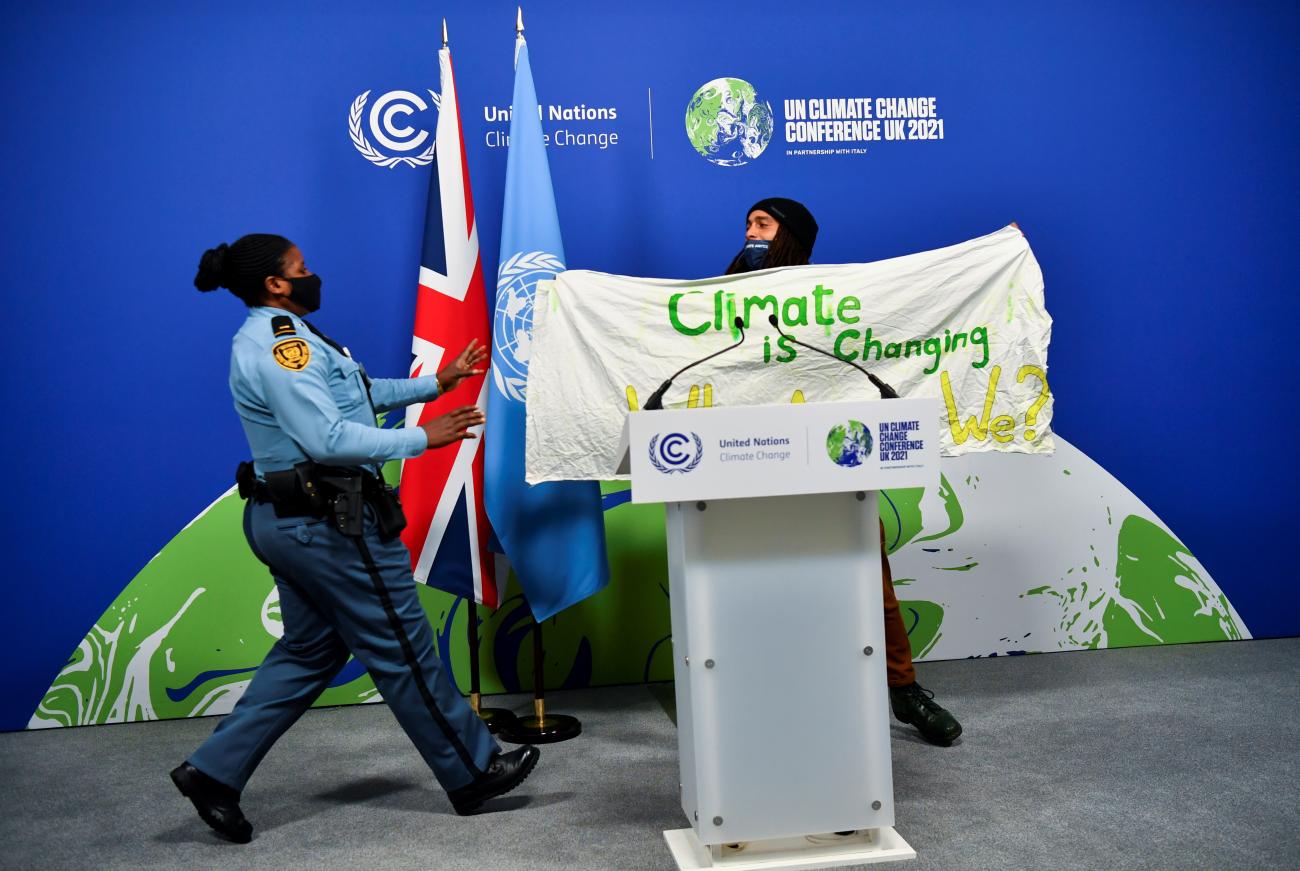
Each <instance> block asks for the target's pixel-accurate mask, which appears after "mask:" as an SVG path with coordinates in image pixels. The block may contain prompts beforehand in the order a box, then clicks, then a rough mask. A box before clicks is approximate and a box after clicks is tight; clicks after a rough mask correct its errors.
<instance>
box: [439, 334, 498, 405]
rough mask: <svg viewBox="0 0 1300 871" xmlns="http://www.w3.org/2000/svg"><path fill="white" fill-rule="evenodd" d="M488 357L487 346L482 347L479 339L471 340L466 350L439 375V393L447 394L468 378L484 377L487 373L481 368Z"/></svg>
mask: <svg viewBox="0 0 1300 871" xmlns="http://www.w3.org/2000/svg"><path fill="white" fill-rule="evenodd" d="M487 357H488V349H487V346H485V345H480V344H479V341H478V339H470V340H469V344H468V345H466V346H465V350H463V351H461V352H460V354H459V355H458V356H457V357H456V359H455V360H452V361H451V363H450V364H448V365H447V366H446V367H445V368H444V369H442V370H441V371H440V372H439V373H438V392H439V393H446V392H447V391H448V390H453V389H455V387H456V385H458V384H460V382H462V381H464V380H465V379H466V378H473V377H474V376H475V375H482V374H483V373H484V372H486V371H487V369H484V368H481V367H482V366H483V364H484V363H486V362H487Z"/></svg>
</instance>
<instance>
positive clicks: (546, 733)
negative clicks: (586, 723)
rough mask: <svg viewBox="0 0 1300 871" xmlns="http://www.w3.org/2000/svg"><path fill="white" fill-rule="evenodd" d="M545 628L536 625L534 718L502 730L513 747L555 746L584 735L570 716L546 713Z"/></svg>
mask: <svg viewBox="0 0 1300 871" xmlns="http://www.w3.org/2000/svg"><path fill="white" fill-rule="evenodd" d="M542 660H543V648H542V624H541V623H538V622H537V621H536V620H534V621H533V714H532V716H530V717H517V718H515V721H514V722H513V723H510V724H508V725H506V726H505V727H503V728H502V730H501V732H500V736H501V740H503V741H509V742H510V743H511V744H556V743H559V742H560V741H568V740H569V739H570V738H577V737H578V736H579V735H581V734H582V723H580V722H579V721H578V718H577V717H570V716H569V715H568V714H548V713H546V690H545V682H544V681H543V676H542Z"/></svg>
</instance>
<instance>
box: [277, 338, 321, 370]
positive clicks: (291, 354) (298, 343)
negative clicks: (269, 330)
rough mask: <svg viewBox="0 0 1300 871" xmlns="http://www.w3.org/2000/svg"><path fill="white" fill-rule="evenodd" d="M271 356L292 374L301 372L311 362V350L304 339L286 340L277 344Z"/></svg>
mask: <svg viewBox="0 0 1300 871" xmlns="http://www.w3.org/2000/svg"><path fill="white" fill-rule="evenodd" d="M271 356H272V357H274V358H275V362H277V363H279V364H280V365H281V366H283V367H284V368H285V369H288V370H289V371H290V372H300V371H302V370H303V369H305V368H306V367H307V364H308V363H310V362H311V348H310V347H309V346H308V345H307V343H306V342H305V341H303V340H302V339H285V340H284V341H283V342H276V343H275V346H274V347H273V348H271Z"/></svg>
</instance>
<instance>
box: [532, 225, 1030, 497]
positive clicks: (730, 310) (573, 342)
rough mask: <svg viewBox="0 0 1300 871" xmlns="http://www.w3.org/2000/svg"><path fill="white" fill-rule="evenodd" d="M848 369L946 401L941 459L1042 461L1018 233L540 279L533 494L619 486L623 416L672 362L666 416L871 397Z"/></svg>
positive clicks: (1024, 247) (1025, 250)
mask: <svg viewBox="0 0 1300 871" xmlns="http://www.w3.org/2000/svg"><path fill="white" fill-rule="evenodd" d="M770 315H776V316H777V317H778V318H779V320H780V326H781V329H782V330H784V331H785V332H786V333H788V334H790V335H792V336H794V337H795V338H796V339H798V340H799V341H801V342H805V343H807V344H809V345H813V346H815V347H817V348H821V349H823V350H825V351H827V352H829V353H831V354H834V355H836V356H838V357H841V358H843V360H849V361H852V362H855V363H857V364H859V365H861V366H864V367H865V368H866V369H868V370H869V371H870V372H871V373H872V374H873V375H876V376H877V377H879V378H880V379H882V380H883V381H885V382H886V383H888V384H890V385H892V386H893V387H894V389H895V390H896V391H897V392H898V394H899V395H900V396H907V397H936V398H939V399H940V400H942V403H941V407H942V408H943V413H942V418H941V420H940V426H939V429H940V436H941V440H942V453H943V454H944V455H945V456H953V455H957V454H964V453H968V452H972V451H1002V452H1016V453H1038V454H1042V453H1046V454H1050V453H1052V451H1053V450H1054V444H1053V441H1052V436H1051V421H1052V395H1051V391H1050V389H1049V387H1048V383H1047V346H1048V343H1049V341H1050V340H1051V332H1052V319H1051V317H1050V316H1049V315H1048V314H1047V309H1046V307H1045V305H1044V302H1043V276H1042V272H1041V271H1040V270H1039V268H1038V262H1037V261H1036V260H1035V259H1034V255H1033V252H1032V251H1030V249H1029V243H1028V242H1027V241H1026V240H1025V237H1024V235H1023V234H1022V233H1021V232H1020V231H1019V230H1018V229H1017V228H1015V227H1013V226H1008V227H1004V228H1003V229H1001V230H999V231H998V232H996V233H992V234H990V235H988V236H982V237H980V238H978V239H972V240H971V241H969V242H963V243H961V244H959V245H953V246H951V247H948V248H941V249H939V250H937V251H925V252H922V253H919V254H910V255H907V256H905V257H895V258H892V259H890V260H881V261H878V262H875V263H851V264H843V265H835V266H820V265H809V266H791V267H784V268H780V269H765V270H763V271H761V272H749V273H745V274H743V275H734V276H725V277H720V278H708V279H703V280H699V281H673V280H666V279H653V278H632V277H629V276H623V275H608V274H605V273H600V272H588V271H585V270H570V271H568V272H562V273H560V274H559V275H557V276H556V277H555V280H554V281H552V282H538V285H537V299H536V304H535V308H534V316H533V318H534V322H533V334H532V342H531V347H530V348H529V356H530V357H531V360H530V365H529V370H528V371H529V374H528V385H527V394H528V397H527V399H528V418H527V437H526V442H527V447H526V464H527V480H528V482H529V483H538V482H541V481H556V480H564V479H575V478H577V479H593V478H594V479H614V478H619V477H625V476H620V475H617V474H616V473H615V468H616V467H617V465H618V459H619V458H618V442H619V434H620V432H621V430H622V427H623V419H624V418H625V417H626V416H627V413H628V411H629V410H631V409H635V408H639V407H640V405H641V403H644V402H645V400H646V399H647V398H648V397H649V396H650V394H651V393H653V392H654V390H655V389H656V388H657V387H658V386H659V385H660V383H662V382H663V380H664V379H665V378H667V377H668V376H670V375H672V374H673V373H674V372H676V371H677V370H678V369H680V368H682V367H683V366H685V365H687V364H688V363H690V362H692V361H693V360H698V359H700V358H701V357H704V356H707V355H708V354H709V353H711V352H713V351H718V350H721V349H723V348H725V347H726V346H727V345H729V344H731V343H733V342H735V341H737V340H739V339H740V331H739V330H737V329H736V327H735V326H734V321H735V319H736V318H737V317H740V318H742V319H743V321H744V323H745V342H744V344H742V345H741V346H740V347H738V348H736V349H735V350H734V351H731V352H730V353H727V354H724V355H722V356H720V357H717V358H716V359H713V360H709V361H708V362H706V363H704V364H702V365H700V366H698V367H696V368H694V369H691V370H690V371H689V372H686V373H685V374H683V375H682V376H681V377H680V378H678V379H677V381H676V382H675V383H674V384H673V386H672V387H671V388H669V390H668V393H667V394H666V395H665V396H664V405H665V407H674V406H676V407H682V406H685V407H699V406H712V405H765V404H773V403H784V402H830V401H836V400H849V399H874V398H877V397H878V396H879V393H878V391H877V390H876V388H875V387H874V386H873V385H872V384H871V382H870V381H868V380H867V378H866V377H864V376H863V374H862V373H861V372H858V371H856V370H855V369H853V368H852V367H851V366H848V365H845V363H844V362H842V360H835V359H832V358H830V357H827V356H824V355H822V354H818V353H816V352H814V351H809V350H808V349H806V348H802V347H799V346H798V345H795V344H793V343H791V342H790V341H789V340H788V339H785V338H783V337H782V336H781V335H780V333H779V332H778V331H777V329H776V328H775V327H773V326H772V325H771V324H770V323H769V322H768V318H769V316H770Z"/></svg>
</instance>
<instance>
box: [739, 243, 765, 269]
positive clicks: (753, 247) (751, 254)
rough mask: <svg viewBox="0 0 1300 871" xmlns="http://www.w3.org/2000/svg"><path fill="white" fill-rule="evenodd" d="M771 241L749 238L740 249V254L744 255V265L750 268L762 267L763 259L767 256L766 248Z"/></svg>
mask: <svg viewBox="0 0 1300 871" xmlns="http://www.w3.org/2000/svg"><path fill="white" fill-rule="evenodd" d="M771 246H772V243H771V242H769V241H768V240H767V239H751V240H749V241H748V242H746V243H745V247H744V248H742V249H741V252H740V253H741V254H743V255H745V265H747V266H748V267H749V268H750V269H762V268H763V261H764V260H765V259H766V258H767V249H768V248H770V247H771Z"/></svg>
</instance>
